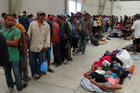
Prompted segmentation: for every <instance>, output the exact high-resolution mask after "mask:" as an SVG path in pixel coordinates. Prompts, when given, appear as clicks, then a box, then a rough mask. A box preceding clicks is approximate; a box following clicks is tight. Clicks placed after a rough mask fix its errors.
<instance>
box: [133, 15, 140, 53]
mask: <svg viewBox="0 0 140 93" xmlns="http://www.w3.org/2000/svg"><path fill="white" fill-rule="evenodd" d="M135 17H136V21H135V22H134V23H133V26H132V27H131V28H132V30H133V31H134V40H133V45H134V53H136V52H137V49H138V48H140V14H136V15H135Z"/></svg>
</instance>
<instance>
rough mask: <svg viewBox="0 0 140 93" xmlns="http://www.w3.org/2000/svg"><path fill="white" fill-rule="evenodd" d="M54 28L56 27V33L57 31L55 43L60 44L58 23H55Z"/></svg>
mask: <svg viewBox="0 0 140 93" xmlns="http://www.w3.org/2000/svg"><path fill="white" fill-rule="evenodd" d="M53 27H54V31H56V40H55V42H56V43H58V42H60V37H59V25H58V24H57V23H56V22H54V23H53Z"/></svg>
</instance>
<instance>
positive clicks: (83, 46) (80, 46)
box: [78, 36, 87, 54]
mask: <svg viewBox="0 0 140 93" xmlns="http://www.w3.org/2000/svg"><path fill="white" fill-rule="evenodd" d="M86 45H87V37H86V36H80V38H79V42H78V51H80V50H81V51H82V53H83V54H84V53H85V50H86Z"/></svg>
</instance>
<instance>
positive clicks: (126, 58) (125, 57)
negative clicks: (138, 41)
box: [116, 50, 133, 68]
mask: <svg viewBox="0 0 140 93" xmlns="http://www.w3.org/2000/svg"><path fill="white" fill-rule="evenodd" d="M116 57H117V58H118V59H119V60H120V61H121V62H122V63H123V64H124V67H125V68H131V66H132V65H133V60H132V58H131V56H130V54H129V53H128V52H127V51H126V50H121V52H120V53H118V54H117V55H116Z"/></svg>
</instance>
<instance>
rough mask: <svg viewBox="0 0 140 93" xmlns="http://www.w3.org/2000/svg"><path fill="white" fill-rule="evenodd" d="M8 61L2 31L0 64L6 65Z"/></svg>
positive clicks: (0, 34) (0, 35)
mask: <svg viewBox="0 0 140 93" xmlns="http://www.w3.org/2000/svg"><path fill="white" fill-rule="evenodd" d="M8 62H9V53H8V47H7V44H6V39H5V37H4V36H3V33H0V66H6V65H7V64H8Z"/></svg>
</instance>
